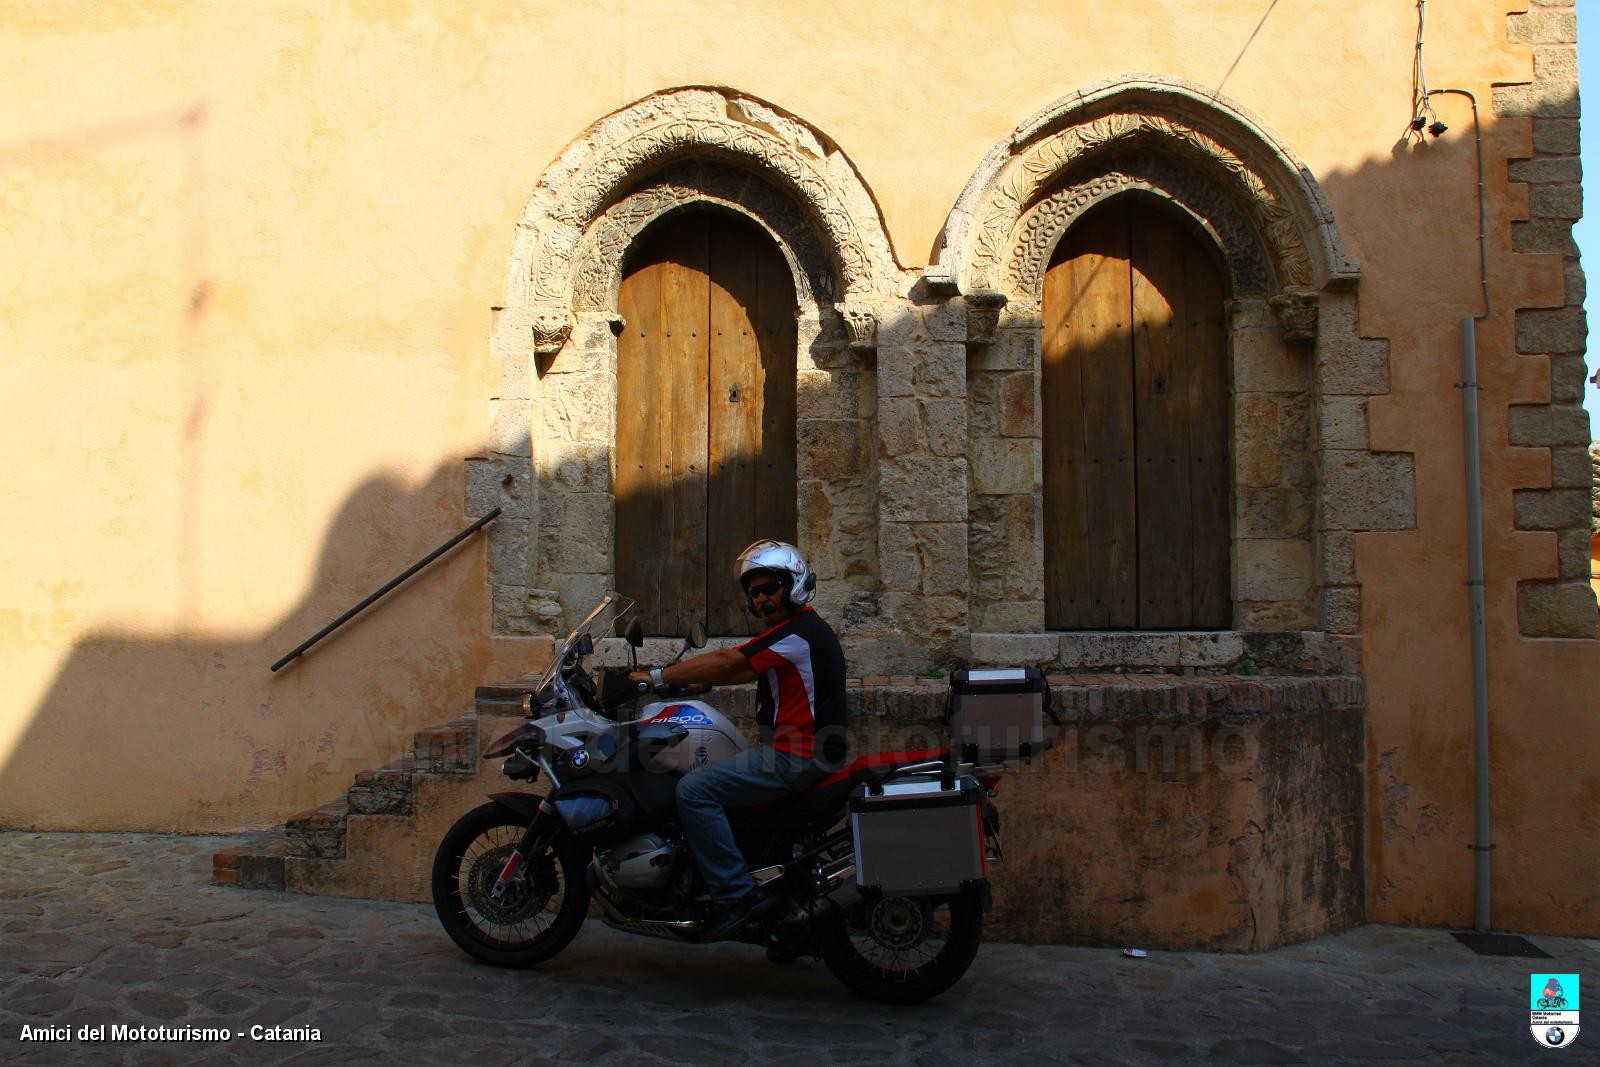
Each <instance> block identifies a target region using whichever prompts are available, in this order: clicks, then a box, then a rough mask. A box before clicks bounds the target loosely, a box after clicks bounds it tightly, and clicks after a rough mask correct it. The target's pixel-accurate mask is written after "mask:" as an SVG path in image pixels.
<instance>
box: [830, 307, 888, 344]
mask: <svg viewBox="0 0 1600 1067" xmlns="http://www.w3.org/2000/svg"><path fill="white" fill-rule="evenodd" d="M834 307H835V308H837V309H838V311H839V315H840V317H842V318H843V319H844V328H845V332H846V333H847V334H848V335H849V337H850V348H851V350H852V351H856V352H870V351H872V350H873V349H875V348H877V347H878V316H877V315H875V314H873V312H872V309H871V308H868V307H867V306H866V305H864V304H835V305H834Z"/></svg>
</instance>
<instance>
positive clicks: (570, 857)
mask: <svg viewBox="0 0 1600 1067" xmlns="http://www.w3.org/2000/svg"><path fill="white" fill-rule="evenodd" d="M526 830H527V819H526V817H523V816H519V815H517V814H516V813H515V812H512V811H510V810H509V809H507V808H503V807H501V806H500V805H498V804H484V805H483V806H482V807H478V808H474V809H473V810H471V811H469V812H467V814H465V815H463V816H462V817H461V818H460V819H459V820H457V822H456V824H455V825H454V826H452V827H451V828H450V830H449V831H448V832H447V833H446V834H445V835H444V840H442V841H440V842H439V851H438V852H437V853H435V854H434V858H433V879H432V888H433V907H434V910H435V911H436V912H438V914H439V922H440V923H441V924H443V926H444V929H445V933H447V934H449V935H450V939H451V940H452V941H454V942H455V943H456V944H457V945H458V946H460V947H461V949H462V950H463V951H465V952H466V953H467V954H468V955H469V956H472V957H473V958H475V959H479V960H482V961H483V962H484V963H492V964H494V965H495V966H497V967H532V966H534V965H535V964H539V963H543V962H544V961H545V960H547V959H549V958H550V957H551V956H554V955H555V954H556V953H558V952H560V951H561V950H562V949H564V948H566V947H567V945H568V944H570V943H571V941H572V939H573V938H574V937H576V936H577V934H578V930H579V928H580V927H582V925H583V919H584V916H585V915H586V914H588V910H589V890H588V886H587V883H586V882H585V880H584V867H585V866H586V864H587V862H588V856H587V855H586V853H585V851H584V850H583V849H582V848H580V847H579V846H578V844H577V843H576V842H574V841H573V840H572V836H571V835H570V834H568V833H567V832H566V831H564V830H563V831H562V832H561V833H559V834H557V835H556V837H555V839H554V840H553V841H551V842H550V843H549V844H548V845H547V846H545V848H544V850H543V851H542V852H540V853H539V854H537V855H532V856H524V857H523V859H522V863H521V864H520V865H519V867H518V869H517V871H516V874H515V875H514V876H513V878H512V881H511V885H510V888H509V891H508V892H507V893H505V894H504V895H503V896H502V898H501V899H500V900H498V901H497V900H495V899H494V898H493V897H492V896H491V890H492V889H493V888H494V886H495V881H496V879H497V878H498V877H499V874H500V871H501V869H502V868H503V867H504V866H505V863H506V860H507V859H508V858H509V857H510V855H511V853H512V851H513V850H514V849H515V848H516V847H517V844H518V842H520V841H521V840H522V835H523V833H524V832H525V831H526Z"/></svg>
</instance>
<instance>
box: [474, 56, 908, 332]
mask: <svg viewBox="0 0 1600 1067" xmlns="http://www.w3.org/2000/svg"><path fill="white" fill-rule="evenodd" d="M686 161H689V165H690V166H691V167H693V168H697V173H693V174H689V173H685V172H684V164H685V162H686ZM664 171H670V172H673V173H672V174H671V176H667V175H664V174H663V173H662V172H664ZM739 172H744V173H745V174H747V175H749V176H750V177H751V179H752V180H750V181H748V182H746V183H743V184H741V183H740V182H739V181H738V179H737V177H736V176H737V174H738V173H739ZM652 178H657V179H659V180H657V181H655V183H654V184H653V186H650V188H648V189H644V188H641V187H642V186H647V185H649V184H650V179H652ZM697 181H704V182H705V183H706V184H703V185H702V184H697ZM783 200H786V201H788V202H789V204H790V205H792V206H785V205H780V204H779V203H778V201H783ZM619 201H626V203H621V204H619ZM691 202H712V203H721V204H723V205H724V206H727V207H731V208H733V209H735V210H740V211H741V213H743V214H746V215H747V216H749V217H750V218H752V219H754V220H755V221H757V222H758V223H759V224H761V225H762V226H763V227H764V228H766V229H767V230H768V232H769V233H772V234H773V236H774V237H775V238H777V239H778V243H779V245H780V247H782V248H784V251H785V255H786V256H787V257H788V258H789V260H790V265H791V267H792V268H794V270H795V276H796V284H797V288H798V290H799V292H800V293H801V295H802V298H806V297H809V298H810V299H811V300H813V301H817V302H823V303H824V306H826V302H829V301H830V298H832V299H833V300H838V301H840V302H842V303H844V304H845V305H847V307H849V308H852V309H853V308H854V307H856V306H861V305H866V304H871V303H873V302H876V301H878V300H881V299H883V298H885V297H892V296H893V295H894V294H895V292H896V290H897V277H898V274H899V270H898V268H897V266H896V265H895V262H894V256H893V253H892V251H891V249H890V246H889V241H888V236H887V234H886V232H885V231H884V227H883V223H882V219H881V217H880V216H879V213H878V210H877V206H876V204H875V202H874V201H873V199H872V197H871V194H870V193H869V192H868V191H867V188H866V186H865V184H864V183H863V182H862V181H861V178H860V176H859V175H858V174H857V173H856V170H855V168H854V167H853V166H852V165H851V164H850V162H849V160H848V159H846V158H845V156H844V154H843V153H842V152H840V151H839V150H838V148H837V147H836V146H834V145H833V144H832V143H831V142H830V141H829V140H828V139H827V138H826V137H824V136H823V135H821V134H820V133H819V132H818V131H816V130H814V129H813V128H811V127H810V126H809V125H807V124H806V123H804V122H802V121H801V120H799V119H797V118H795V117H794V116H792V115H789V114H787V113H785V112H783V111H781V110H780V109H778V108H776V107H774V106H772V105H770V104H767V103H764V102H762V101H759V100H756V99H754V98H752V97H749V96H745V95H743V94H740V93H735V92H733V91H732V90H728V89H720V88H709V87H694V88H683V89H672V90H667V91H664V92H661V93H657V94H655V95H653V96H650V97H647V98H645V99H643V100H640V101H638V102H636V103H634V104H632V105H629V106H628V107H625V108H623V109H622V110H620V111H617V112H614V113H613V114H611V115H608V116H607V117H606V118H604V119H602V120H600V121H599V122H598V123H596V124H595V125H594V126H593V127H591V128H590V129H589V130H588V131H587V132H586V133H585V134H584V135H583V136H582V137H580V138H578V139H577V140H576V141H574V142H573V143H572V144H571V145H570V146H569V147H568V148H567V149H566V150H565V151H564V152H563V153H562V155H561V157H560V158H559V159H558V160H557V161H556V163H555V164H554V165H552V166H551V167H550V169H549V170H548V171H546V172H545V174H544V176H543V177H542V178H541V179H540V181H539V184H538V186H537V187H536V188H535V190H534V193H533V196H532V197H531V198H530V200H529V202H528V204H527V206H526V207H525V208H524V210H523V214H522V218H521V220H520V222H519V223H518V227H517V238H516V243H515V246H514V248H513V251H512V263H511V267H512V269H511V275H510V280H509V282H508V286H507V292H506V305H507V307H508V308H516V309H519V310H521V311H522V313H523V315H525V316H526V317H527V320H528V321H530V322H531V325H532V329H533V339H534V347H535V350H536V351H538V352H539V353H541V354H546V355H550V354H553V353H554V352H555V351H557V350H558V349H559V348H560V347H561V345H562V344H563V343H564V342H565V341H566V339H567V337H568V335H569V333H570V331H571V328H572V325H573V317H572V316H573V313H574V311H577V310H580V309H581V310H597V309H596V308H595V305H596V304H597V303H603V302H604V301H605V300H607V299H610V298H614V296H615V293H614V289H615V285H616V284H617V280H616V279H617V277H619V276H620V269H621V256H622V253H623V252H625V251H626V247H627V244H626V242H625V241H624V240H623V238H624V237H625V236H626V237H631V236H632V235H634V234H637V232H638V231H639V230H640V229H642V228H643V225H645V224H648V222H649V221H650V220H651V219H653V218H657V217H659V216H660V215H661V214H664V213H665V212H666V211H668V210H671V209H672V208H674V207H679V206H683V205H685V204H687V203H691ZM641 218H643V222H640V221H639V220H640V219H641ZM783 219H803V225H801V226H798V227H786V228H787V229H788V231H789V232H787V233H780V232H777V226H778V225H780V224H781V220H783ZM775 220H780V221H778V222H775ZM635 223H638V224H637V225H635ZM806 230H809V231H810V233H811V234H812V235H813V236H812V237H810V238H808V237H806V236H804V235H803V231H806ZM792 242H800V243H801V245H810V246H813V247H815V246H817V245H818V244H820V246H821V247H822V248H823V249H824V250H825V255H826V259H827V261H828V263H829V265H830V268H831V269H830V271H829V272H828V273H829V274H831V275H832V277H831V278H824V277H821V276H819V272H818V270H817V269H816V268H815V266H814V265H810V264H805V263H803V262H801V260H802V258H804V257H803V251H804V249H803V248H802V247H796V245H795V244H794V243H792ZM613 306H614V305H613ZM840 310H841V311H844V312H845V314H846V320H847V322H848V321H849V320H850V318H851V315H850V312H849V311H848V310H846V308H841V309H840ZM519 317H521V316H519Z"/></svg>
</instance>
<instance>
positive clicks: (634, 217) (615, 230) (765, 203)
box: [572, 160, 844, 314]
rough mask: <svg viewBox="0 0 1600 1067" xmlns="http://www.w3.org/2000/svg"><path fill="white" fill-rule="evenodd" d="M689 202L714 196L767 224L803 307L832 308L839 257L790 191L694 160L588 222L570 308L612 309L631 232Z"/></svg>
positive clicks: (709, 200)
mask: <svg viewBox="0 0 1600 1067" xmlns="http://www.w3.org/2000/svg"><path fill="white" fill-rule="evenodd" d="M692 204H714V205H716V206H718V207H721V208H724V209H726V210H729V211H732V212H735V213H736V214H739V215H742V216H743V217H745V218H747V219H749V220H750V221H751V222H753V223H755V224H756V225H757V226H759V227H760V228H761V229H762V230H764V231H765V232H766V234H767V236H769V237H771V238H772V240H773V243H774V244H776V245H777V247H778V250H779V251H780V252H781V253H782V254H783V257H784V259H785V260H786V261H787V262H788V264H789V269H790V271H791V273H792V274H793V276H794V286H795V296H796V298H797V300H798V301H799V304H800V306H801V307H802V308H804V307H810V306H815V307H818V308H824V309H826V308H831V307H832V306H833V302H834V301H835V300H837V299H839V294H840V293H841V292H842V290H843V288H844V282H843V278H842V277H841V274H840V271H839V264H838V261H837V260H836V259H835V258H834V257H832V256H831V255H830V254H829V250H828V248H827V247H826V245H824V243H823V241H822V239H821V238H820V237H819V236H818V234H817V232H816V230H815V229H814V228H813V227H812V226H811V225H810V224H809V222H808V220H807V219H806V217H805V216H804V214H803V213H802V211H801V209H800V208H799V206H798V205H796V204H795V203H794V201H793V200H792V199H790V198H789V197H788V196H786V195H785V194H784V193H783V192H781V191H780V190H778V189H776V188H775V187H773V186H772V185H771V184H770V183H769V182H768V181H766V180H765V179H764V178H762V176H760V175H757V174H753V173H751V172H749V171H746V170H744V169H742V168H739V167H735V166H732V165H730V164H726V163H720V162H714V161H708V160H689V161H684V162H681V163H679V164H676V165H674V166H672V167H669V168H667V169H666V170H664V171H661V172H659V173H656V174H654V175H652V176H651V177H649V178H647V179H645V180H644V181H643V182H641V183H640V184H638V185H637V186H635V187H634V188H633V189H632V190H631V191H629V192H628V193H627V194H625V195H623V196H622V197H620V198H619V199H617V200H616V201H615V202H614V203H612V204H611V206H610V207H608V208H607V209H606V210H605V211H604V212H603V213H602V214H601V215H600V217H599V218H598V219H596V220H595V221H594V223H593V224H592V225H591V226H590V227H589V229H588V232H586V233H585V234H584V236H583V238H582V240H581V241H580V242H579V244H578V246H577V249H576V251H575V252H574V255H573V271H572V309H573V311H574V312H577V313H579V314H582V313H584V312H593V311H606V310H609V309H614V308H615V307H616V306H617V294H618V291H619V288H620V286H621V282H622V271H623V261H624V259H625V258H626V256H627V252H628V249H629V248H630V247H631V246H632V244H633V242H634V239H635V238H637V237H638V236H639V234H640V233H642V232H643V231H644V230H645V229H646V228H647V227H649V226H650V224H651V223H653V222H655V221H656V220H657V219H660V218H662V217H663V216H665V215H667V214H669V213H671V212H673V211H677V210H680V209H682V208H685V207H688V206H690V205H692Z"/></svg>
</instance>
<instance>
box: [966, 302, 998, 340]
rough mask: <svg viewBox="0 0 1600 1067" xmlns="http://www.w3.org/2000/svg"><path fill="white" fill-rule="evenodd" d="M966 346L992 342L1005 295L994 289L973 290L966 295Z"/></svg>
mask: <svg viewBox="0 0 1600 1067" xmlns="http://www.w3.org/2000/svg"><path fill="white" fill-rule="evenodd" d="M966 300H967V344H969V345H986V344H988V343H990V342H991V341H993V340H994V333H995V328H996V327H997V326H999V324H1000V310H1001V309H1002V308H1004V307H1005V306H1006V302H1007V301H1006V294H1004V293H1002V292H1000V291H998V290H995V289H974V290H972V291H971V292H970V293H968V294H967V295H966Z"/></svg>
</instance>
